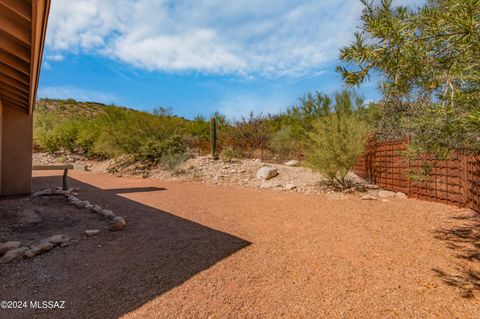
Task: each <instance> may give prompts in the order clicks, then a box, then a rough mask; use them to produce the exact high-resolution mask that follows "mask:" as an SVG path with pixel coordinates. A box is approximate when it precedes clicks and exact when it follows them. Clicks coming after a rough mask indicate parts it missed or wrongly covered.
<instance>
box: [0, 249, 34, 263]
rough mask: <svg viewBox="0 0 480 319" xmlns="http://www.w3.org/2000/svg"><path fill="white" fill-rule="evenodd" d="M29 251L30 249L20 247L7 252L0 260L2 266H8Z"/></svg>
mask: <svg viewBox="0 0 480 319" xmlns="http://www.w3.org/2000/svg"><path fill="white" fill-rule="evenodd" d="M27 250H28V247H20V248H16V249H12V250H9V251H7V252H6V253H5V255H3V256H2V257H1V258H0V264H6V263H9V262H11V261H12V260H14V259H16V258H18V257H20V256H22V255H23V254H24V253H25V252H26V251H27Z"/></svg>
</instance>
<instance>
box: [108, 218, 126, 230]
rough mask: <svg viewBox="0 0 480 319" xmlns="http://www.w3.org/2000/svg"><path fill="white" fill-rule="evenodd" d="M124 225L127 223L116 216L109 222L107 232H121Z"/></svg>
mask: <svg viewBox="0 0 480 319" xmlns="http://www.w3.org/2000/svg"><path fill="white" fill-rule="evenodd" d="M126 225H127V223H126V222H125V220H124V219H123V218H122V217H119V216H117V217H115V218H113V219H112V221H111V222H110V227H109V230H110V231H119V230H123V229H124V228H125V226H126Z"/></svg>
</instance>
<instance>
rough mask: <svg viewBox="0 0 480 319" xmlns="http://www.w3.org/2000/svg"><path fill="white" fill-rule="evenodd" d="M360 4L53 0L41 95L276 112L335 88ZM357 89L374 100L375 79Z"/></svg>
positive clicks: (200, 110) (328, 0) (350, 0)
mask: <svg viewBox="0 0 480 319" xmlns="http://www.w3.org/2000/svg"><path fill="white" fill-rule="evenodd" d="M416 2H417V1H415V0H397V1H396V3H399V4H400V3H401V4H416ZM361 8H362V7H361V3H360V1H359V0H229V1H224V0H176V1H173V0H135V1H134V0H102V1H98V0H77V1H69V0H56V1H52V9H51V13H50V19H49V26H48V32H47V40H46V47H45V54H44V63H43V68H42V75H41V82H40V87H39V97H53V98H55V97H56V98H68V97H72V98H75V99H78V100H89V101H98V102H104V103H115V104H118V105H126V106H129V107H133V108H137V109H142V110H151V109H153V108H154V107H157V106H166V107H171V108H172V109H173V111H174V113H176V114H179V115H182V116H186V117H193V116H195V115H197V114H205V115H207V114H210V113H212V112H214V111H217V110H218V111H220V112H223V113H225V114H227V115H228V116H230V117H236V116H237V117H238V116H240V115H245V114H248V113H249V112H250V111H251V110H253V111H255V112H256V113H261V112H263V113H269V112H276V111H279V110H282V109H285V108H286V107H287V106H289V105H291V104H293V103H295V101H296V100H298V98H299V97H301V96H303V95H304V94H305V93H306V92H308V91H315V90H320V91H323V92H326V93H331V92H333V91H335V90H338V89H341V87H342V83H341V81H340V79H339V76H338V74H336V73H335V66H336V65H337V64H338V60H337V57H338V51H339V48H341V47H342V46H345V45H347V44H348V43H349V42H350V41H351V39H352V36H353V32H354V31H355V30H356V29H357V27H358V25H359V16H360V13H361ZM360 92H361V93H362V94H363V95H364V96H365V97H366V99H369V100H373V99H376V98H378V93H377V92H376V89H375V83H370V84H367V85H365V86H364V87H362V88H361V90H360Z"/></svg>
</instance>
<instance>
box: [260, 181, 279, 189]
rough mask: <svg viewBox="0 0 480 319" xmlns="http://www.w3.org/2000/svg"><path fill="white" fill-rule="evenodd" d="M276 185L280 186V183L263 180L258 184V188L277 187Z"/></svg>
mask: <svg viewBox="0 0 480 319" xmlns="http://www.w3.org/2000/svg"><path fill="white" fill-rule="evenodd" d="M277 187H282V184H281V183H278V182H277V183H269V182H263V183H262V184H261V185H260V188H277Z"/></svg>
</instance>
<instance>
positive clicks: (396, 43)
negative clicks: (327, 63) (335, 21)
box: [337, 0, 480, 158]
mask: <svg viewBox="0 0 480 319" xmlns="http://www.w3.org/2000/svg"><path fill="white" fill-rule="evenodd" d="M362 2H363V4H364V10H363V14H362V26H361V29H362V30H361V32H359V33H356V34H355V41H354V42H353V43H352V44H351V45H350V46H347V47H345V48H343V49H342V50H341V53H340V58H341V60H343V62H344V65H342V66H339V67H338V68H337V69H338V71H339V72H340V73H341V74H342V76H343V79H344V81H345V83H347V84H349V85H360V84H362V83H363V82H365V81H366V80H367V79H368V78H369V76H370V75H372V74H373V75H376V76H380V79H381V84H380V89H381V92H382V93H383V100H382V109H383V119H382V121H381V123H383V124H384V125H383V127H381V128H380V130H382V128H383V130H384V131H388V130H390V131H391V130H394V131H395V132H393V135H394V134H395V133H396V134H399V135H410V136H412V137H413V140H412V141H413V142H412V146H411V149H410V154H413V155H417V156H418V155H419V154H422V153H428V154H435V155H437V156H439V157H441V158H443V157H445V156H447V155H448V154H449V152H450V151H451V150H453V149H458V148H461V149H465V150H468V151H470V152H473V153H480V22H479V19H480V0H429V1H427V3H426V4H425V5H424V6H422V7H416V8H409V7H402V6H399V7H394V6H393V5H392V1H391V0H382V1H380V2H378V1H377V2H373V1H366V0H363V1H362ZM380 133H387V135H388V134H390V135H392V134H391V133H392V132H380ZM398 137H402V136H398Z"/></svg>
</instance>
